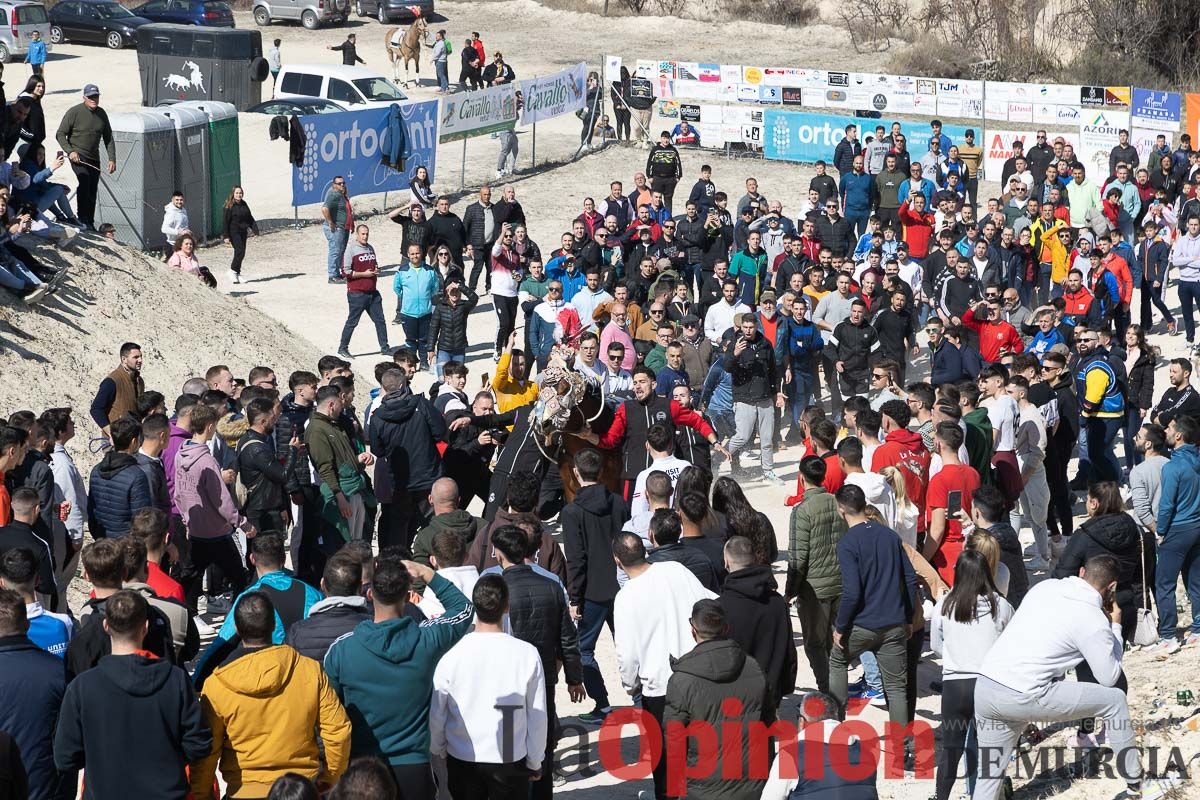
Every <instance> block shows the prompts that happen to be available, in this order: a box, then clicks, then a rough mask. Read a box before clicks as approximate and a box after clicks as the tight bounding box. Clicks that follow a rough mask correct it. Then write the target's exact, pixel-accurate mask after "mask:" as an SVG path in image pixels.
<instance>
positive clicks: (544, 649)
mask: <svg viewBox="0 0 1200 800" xmlns="http://www.w3.org/2000/svg"><path fill="white" fill-rule="evenodd" d="M503 576H504V583H505V584H506V585H507V586H508V621H509V623H510V624H511V625H512V635H513V636H515V637H517V638H518V639H520V640H521V641H524V642H529V643H530V644H531V645H533V646H534V647H536V648H537V651H538V655H539V656H541V658H542V670H543V671H544V672H545V675H546V685H547V686H554V685H555V684H557V683H558V662H559V661H562V662H563V673H564V675H565V676H566V679H567V683H568V684H572V685H575V684H580V683H583V662H582V661H581V660H580V656H579V635H578V633H577V632H576V630H575V623H574V622H572V621H571V609H570V608H569V607H568V606H567V598H566V597H565V596H564V595H563V591H562V587H561V586H559V585H558V584H557V583H555V582H554V581H552V580H550V579H549V578H547V577H544V576H542V575H538V574H537V573H536V572H534V571H533V567H531V566H530V565H528V564H517V565H514V566H511V567H509V568H508V569H506V570H504V572H503Z"/></svg>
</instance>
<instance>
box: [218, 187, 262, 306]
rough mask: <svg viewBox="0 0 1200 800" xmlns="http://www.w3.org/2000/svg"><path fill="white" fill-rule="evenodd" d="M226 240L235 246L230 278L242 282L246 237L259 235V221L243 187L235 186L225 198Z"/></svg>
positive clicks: (235, 281) (230, 266)
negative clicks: (247, 202) (251, 210)
mask: <svg viewBox="0 0 1200 800" xmlns="http://www.w3.org/2000/svg"><path fill="white" fill-rule="evenodd" d="M223 222H224V225H225V241H227V242H228V243H229V245H230V246H231V247H233V260H232V261H230V262H229V273H230V276H229V277H230V280H231V281H232V282H233V283H241V282H242V261H243V260H244V259H245V258H246V239H248V238H249V237H250V234H251V233H253V234H254V235H255V236H257V235H258V222H256V221H255V219H254V214H252V213H250V206H248V205H246V198H245V193H244V192H243V191H242V187H240V186H235V187H233V191H231V192H230V193H229V197H227V198H226V199H225V214H224V220H223Z"/></svg>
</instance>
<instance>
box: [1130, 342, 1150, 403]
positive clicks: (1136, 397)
mask: <svg viewBox="0 0 1200 800" xmlns="http://www.w3.org/2000/svg"><path fill="white" fill-rule="evenodd" d="M1127 385H1128V388H1129V395H1128V402H1129V403H1130V404H1132V405H1133V406H1136V407H1137V408H1142V409H1145V410H1147V411H1149V410H1150V409H1152V408H1154V354H1153V353H1151V352H1150V351H1149V350H1147V349H1146V348H1142V352H1141V353H1140V354H1139V355H1138V359H1137V361H1135V362H1134V364H1133V369H1131V370H1129V377H1128V380H1127Z"/></svg>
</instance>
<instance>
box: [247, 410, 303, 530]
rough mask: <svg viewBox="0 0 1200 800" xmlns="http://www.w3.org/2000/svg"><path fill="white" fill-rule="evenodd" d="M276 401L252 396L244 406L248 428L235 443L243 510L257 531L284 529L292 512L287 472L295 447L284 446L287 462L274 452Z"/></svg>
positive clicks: (288, 471)
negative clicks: (252, 398)
mask: <svg viewBox="0 0 1200 800" xmlns="http://www.w3.org/2000/svg"><path fill="white" fill-rule="evenodd" d="M278 418H279V404H278V403H276V402H275V401H273V400H270V399H268V398H266V397H258V398H255V399H254V400H251V401H250V402H249V403H248V404H247V406H246V421H247V422H248V423H250V429H249V430H247V431H246V433H245V435H244V436H242V438H241V440H240V441H239V442H238V445H237V463H238V467H237V469H238V477H237V480H238V482H239V483H240V484H241V485H242V486H244V487H245V498H246V499H245V503H244V504H243V505H242V509H241V510H242V513H243V514H245V515H246V519H248V520H250V522H251V523H252V524H253V525H254V527H255V528H256V529H257V530H258V531H259V532H260V533H265V532H269V531H275V532H277V533H283V532H284V531H286V530H287V523H288V521H289V517H290V515H291V510H290V508H289V507H288V496H287V482H288V475H289V474H290V473H291V472H292V470H293V469H294V468H295V464H294V463H293V460H294V459H295V457H296V455H295V453H296V450H295V448H292V447H289V448H288V449H287V459H288V460H287V463H280V460H279V456H278V455H277V454H276V452H275V437H274V435H273V434H274V429H275V421H276V419H278Z"/></svg>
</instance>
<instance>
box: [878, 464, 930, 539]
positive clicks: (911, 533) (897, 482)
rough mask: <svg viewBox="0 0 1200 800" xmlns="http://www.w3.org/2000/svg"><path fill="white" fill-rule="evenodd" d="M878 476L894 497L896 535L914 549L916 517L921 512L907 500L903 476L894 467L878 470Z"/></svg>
mask: <svg viewBox="0 0 1200 800" xmlns="http://www.w3.org/2000/svg"><path fill="white" fill-rule="evenodd" d="M879 475H880V476H881V477H882V478H883V479H884V480H885V481H887V484H888V486H890V487H892V494H894V495H896V533H897V534H899V536H900V539H901V540H902V541H903V542H904V543H905V544H908V545H910V546H912V547H915V546H916V544H917V517H918V516H920V514H921V512H920V511H918V510H917V507H916V505H914V504H913V501H912V500H909V499H908V491H907V490H906V489H905V488H904V476H903V475H901V474H900V470H898V469H897V468H896V467H884V468H883V469H881V470H879Z"/></svg>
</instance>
